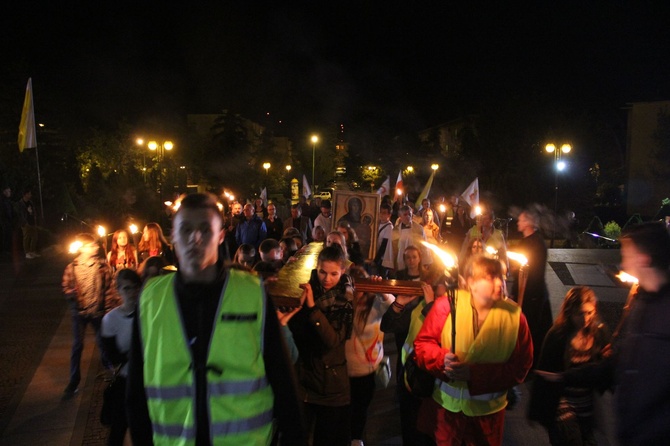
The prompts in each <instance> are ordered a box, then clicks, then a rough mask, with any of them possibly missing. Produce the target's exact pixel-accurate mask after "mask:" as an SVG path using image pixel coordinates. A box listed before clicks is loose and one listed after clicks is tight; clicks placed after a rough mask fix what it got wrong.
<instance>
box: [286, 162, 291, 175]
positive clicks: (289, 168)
mask: <svg viewBox="0 0 670 446" xmlns="http://www.w3.org/2000/svg"><path fill="white" fill-rule="evenodd" d="M286 172H287V173H291V165H290V164H287V165H286Z"/></svg>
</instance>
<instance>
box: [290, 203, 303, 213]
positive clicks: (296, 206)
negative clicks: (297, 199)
mask: <svg viewBox="0 0 670 446" xmlns="http://www.w3.org/2000/svg"><path fill="white" fill-rule="evenodd" d="M291 209H297V210H299V211H302V208H301V207H300V205H299V204H292V205H291Z"/></svg>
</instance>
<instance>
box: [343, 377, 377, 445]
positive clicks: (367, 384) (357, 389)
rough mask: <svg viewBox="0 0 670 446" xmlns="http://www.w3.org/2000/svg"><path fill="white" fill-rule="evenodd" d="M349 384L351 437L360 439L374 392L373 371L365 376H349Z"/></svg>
mask: <svg viewBox="0 0 670 446" xmlns="http://www.w3.org/2000/svg"><path fill="white" fill-rule="evenodd" d="M349 384H350V386H351V439H352V440H362V439H363V431H365V423H366V422H367V420H368V407H369V406H370V403H371V402H372V397H373V396H374V394H375V374H374V372H373V373H371V374H369V375H366V376H355V377H351V378H349Z"/></svg>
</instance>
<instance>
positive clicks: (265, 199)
mask: <svg viewBox="0 0 670 446" xmlns="http://www.w3.org/2000/svg"><path fill="white" fill-rule="evenodd" d="M261 200H263V205H267V203H268V188H267V187H264V188H263V189H261Z"/></svg>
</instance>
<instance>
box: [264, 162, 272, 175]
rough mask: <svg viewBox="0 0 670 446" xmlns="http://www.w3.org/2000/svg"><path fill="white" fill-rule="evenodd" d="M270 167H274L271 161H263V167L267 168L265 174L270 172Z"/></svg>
mask: <svg viewBox="0 0 670 446" xmlns="http://www.w3.org/2000/svg"><path fill="white" fill-rule="evenodd" d="M270 167H272V164H270V163H263V169H265V175H267V174H268V170H270Z"/></svg>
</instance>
